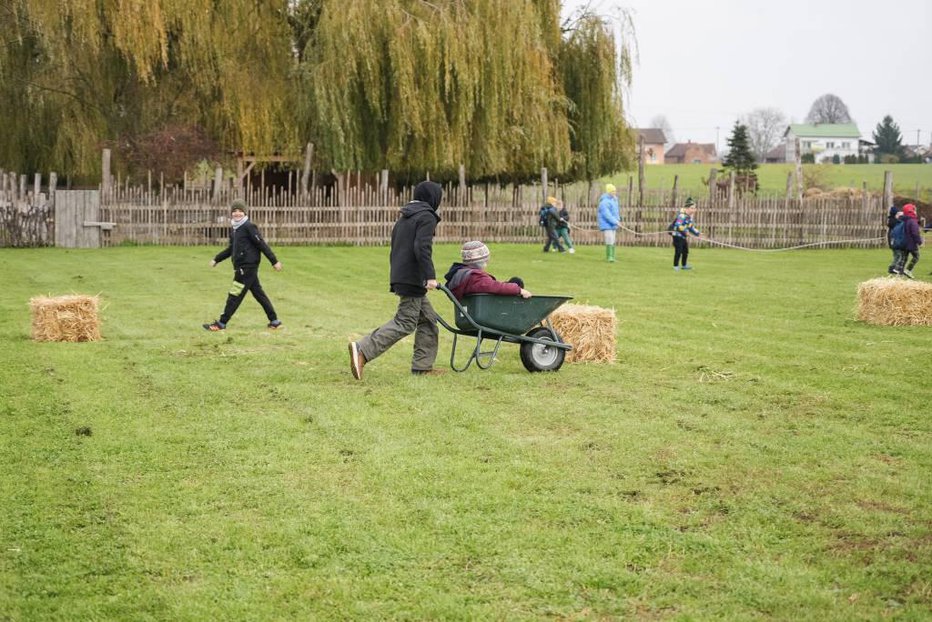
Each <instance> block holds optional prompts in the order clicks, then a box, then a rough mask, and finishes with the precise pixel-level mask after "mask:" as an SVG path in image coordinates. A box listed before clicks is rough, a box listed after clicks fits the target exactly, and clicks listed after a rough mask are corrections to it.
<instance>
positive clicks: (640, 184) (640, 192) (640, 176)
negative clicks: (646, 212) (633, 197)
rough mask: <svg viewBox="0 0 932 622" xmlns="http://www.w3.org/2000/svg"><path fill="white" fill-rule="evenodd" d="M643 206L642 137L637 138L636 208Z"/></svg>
mask: <svg viewBox="0 0 932 622" xmlns="http://www.w3.org/2000/svg"><path fill="white" fill-rule="evenodd" d="M643 206H644V137H643V136H638V207H643Z"/></svg>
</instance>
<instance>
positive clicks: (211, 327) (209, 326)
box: [202, 321, 227, 332]
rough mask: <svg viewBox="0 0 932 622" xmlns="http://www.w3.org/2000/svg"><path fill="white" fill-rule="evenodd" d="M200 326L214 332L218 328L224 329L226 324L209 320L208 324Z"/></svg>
mask: <svg viewBox="0 0 932 622" xmlns="http://www.w3.org/2000/svg"><path fill="white" fill-rule="evenodd" d="M202 326H203V327H204V330H209V331H213V332H216V331H218V330H226V327H227V325H226V324H224V323H222V322H220V321H217V322H211V323H210V324H203V325H202Z"/></svg>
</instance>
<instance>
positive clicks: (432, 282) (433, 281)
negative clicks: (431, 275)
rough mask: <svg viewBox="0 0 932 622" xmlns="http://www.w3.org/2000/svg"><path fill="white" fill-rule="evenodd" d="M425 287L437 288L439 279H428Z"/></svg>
mask: <svg viewBox="0 0 932 622" xmlns="http://www.w3.org/2000/svg"><path fill="white" fill-rule="evenodd" d="M424 287H426V288H427V289H437V279H427V282H426V283H424Z"/></svg>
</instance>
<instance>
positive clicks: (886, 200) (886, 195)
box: [883, 171, 893, 209]
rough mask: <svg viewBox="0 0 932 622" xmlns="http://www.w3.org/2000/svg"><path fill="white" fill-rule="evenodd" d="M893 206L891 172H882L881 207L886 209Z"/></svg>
mask: <svg viewBox="0 0 932 622" xmlns="http://www.w3.org/2000/svg"><path fill="white" fill-rule="evenodd" d="M891 205H893V171H884V172H883V207H884V209H888V208H889V207H890V206H891Z"/></svg>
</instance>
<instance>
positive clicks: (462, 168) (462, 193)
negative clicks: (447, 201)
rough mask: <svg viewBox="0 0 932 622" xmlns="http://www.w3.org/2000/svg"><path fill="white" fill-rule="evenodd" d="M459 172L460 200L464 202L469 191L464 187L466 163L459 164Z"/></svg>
mask: <svg viewBox="0 0 932 622" xmlns="http://www.w3.org/2000/svg"><path fill="white" fill-rule="evenodd" d="M459 174H460V187H459V193H460V201H461V202H462V203H463V204H465V203H466V196H467V194H468V192H469V190H468V188H466V165H465V164H460V166H459Z"/></svg>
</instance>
